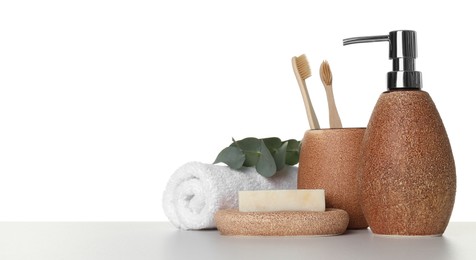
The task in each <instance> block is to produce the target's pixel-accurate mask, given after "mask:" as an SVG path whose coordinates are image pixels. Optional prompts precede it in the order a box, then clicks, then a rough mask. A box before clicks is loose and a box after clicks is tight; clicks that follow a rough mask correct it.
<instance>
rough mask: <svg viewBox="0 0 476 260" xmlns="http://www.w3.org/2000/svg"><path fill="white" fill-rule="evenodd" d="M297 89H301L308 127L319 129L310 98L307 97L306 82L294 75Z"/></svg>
mask: <svg viewBox="0 0 476 260" xmlns="http://www.w3.org/2000/svg"><path fill="white" fill-rule="evenodd" d="M296 78H297V81H298V84H299V89H300V90H301V94H302V99H303V101H304V107H305V108H306V114H307V120H308V121H309V127H311V129H320V128H321V127H320V126H319V122H318V121H317V117H316V113H315V112H314V108H313V107H312V103H311V98H310V97H309V92H308V91H307V86H306V82H305V81H304V80H302V79H301V77H299V76H296Z"/></svg>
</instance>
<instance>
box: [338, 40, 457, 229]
mask: <svg viewBox="0 0 476 260" xmlns="http://www.w3.org/2000/svg"><path fill="white" fill-rule="evenodd" d="M374 41H388V42H390V59H392V61H393V71H391V72H389V73H388V75H387V79H388V91H386V92H384V93H382V94H381V96H380V98H379V100H378V101H377V104H376V106H375V108H374V111H373V113H372V116H371V118H370V121H369V124H368V126H367V130H366V132H365V134H364V139H363V145H362V159H361V168H360V174H359V183H360V188H361V207H362V210H363V212H364V215H365V218H366V220H367V222H368V224H369V226H370V228H371V230H372V232H373V233H375V234H382V235H403V236H439V235H441V234H443V232H444V231H445V229H446V226H447V224H448V222H449V219H450V216H451V212H452V210H453V204H454V200H455V193H456V170H455V163H454V159H453V154H452V151H451V146H450V142H449V140H448V136H447V134H446V130H445V127H444V125H443V122H442V120H441V118H440V115H439V113H438V110H437V109H436V106H435V104H434V103H433V100H432V99H431V97H430V95H429V94H428V93H427V92H424V91H422V90H420V88H421V73H420V72H418V71H415V65H414V62H415V58H416V57H417V46H416V32H414V31H393V32H390V34H389V35H383V36H371V37H356V38H349V39H345V40H344V45H347V44H353V43H363V42H374Z"/></svg>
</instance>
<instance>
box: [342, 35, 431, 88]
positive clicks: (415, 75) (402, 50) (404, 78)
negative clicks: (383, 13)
mask: <svg viewBox="0 0 476 260" xmlns="http://www.w3.org/2000/svg"><path fill="white" fill-rule="evenodd" d="M384 41H388V42H389V43H390V45H389V59H391V60H392V64H393V71H390V72H389V73H388V74H387V87H388V89H397V88H406V89H420V88H421V86H422V80H421V72H419V71H415V59H416V58H417V57H418V54H417V39H416V32H415V31H408V30H403V31H392V32H390V33H389V34H388V35H378V36H364V37H354V38H347V39H344V46H345V45H349V44H355V43H368V42H384Z"/></svg>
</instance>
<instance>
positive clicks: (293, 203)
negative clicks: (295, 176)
mask: <svg viewBox="0 0 476 260" xmlns="http://www.w3.org/2000/svg"><path fill="white" fill-rule="evenodd" d="M238 202H239V210H240V211H241V212H271V211H325V210H326V202H325V196H324V190H322V189H319V190H260V191H239V192H238Z"/></svg>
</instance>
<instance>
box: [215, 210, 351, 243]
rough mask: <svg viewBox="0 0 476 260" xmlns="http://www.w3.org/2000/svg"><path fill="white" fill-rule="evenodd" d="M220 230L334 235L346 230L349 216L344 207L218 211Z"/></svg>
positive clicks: (249, 233) (236, 233) (237, 233)
mask: <svg viewBox="0 0 476 260" xmlns="http://www.w3.org/2000/svg"><path fill="white" fill-rule="evenodd" d="M215 223H216V225H217V229H218V231H220V233H221V234H222V235H227V236H317V235H319V236H332V235H340V234H342V233H344V232H345V230H346V227H347V224H348V223H349V215H348V214H347V212H345V211H344V210H341V209H329V208H328V209H326V211H324V212H322V211H321V212H319V211H276V212H240V211H238V209H226V210H219V211H218V212H217V213H216V214H215Z"/></svg>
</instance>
